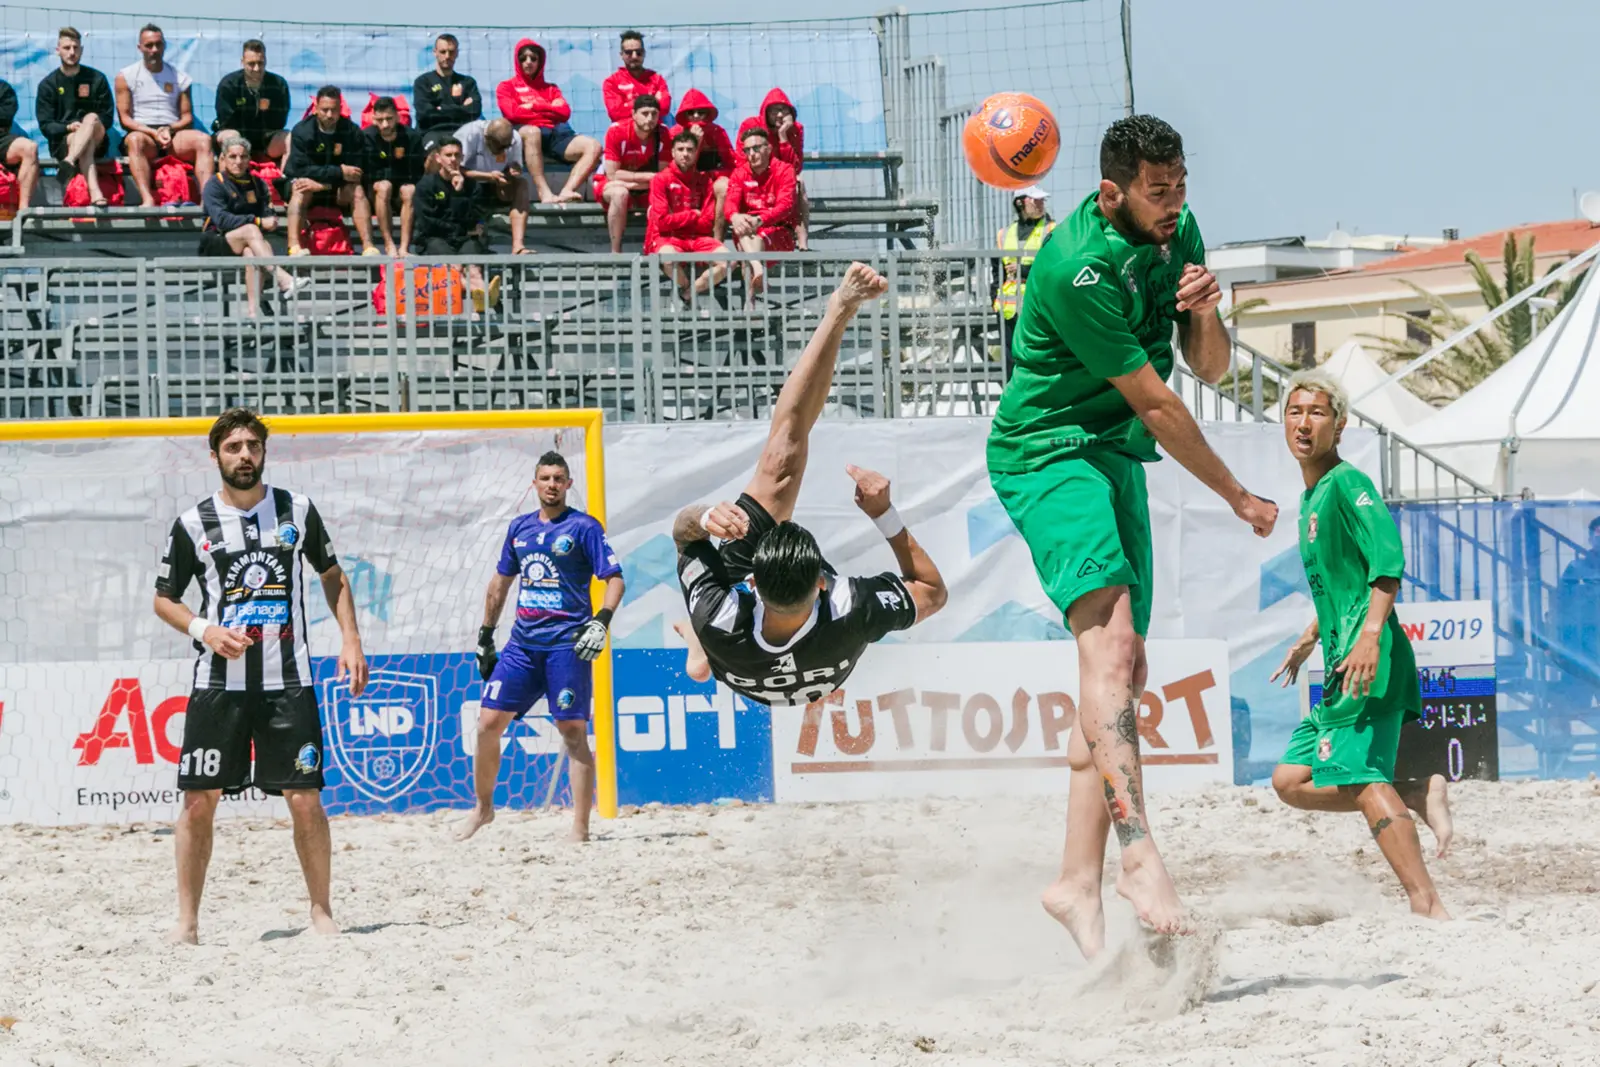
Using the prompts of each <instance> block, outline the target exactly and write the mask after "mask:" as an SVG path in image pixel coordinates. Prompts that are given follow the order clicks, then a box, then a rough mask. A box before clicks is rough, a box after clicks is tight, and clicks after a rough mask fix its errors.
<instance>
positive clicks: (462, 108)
mask: <svg viewBox="0 0 1600 1067" xmlns="http://www.w3.org/2000/svg"><path fill="white" fill-rule="evenodd" d="M460 51H461V45H460V43H459V42H457V41H456V39H455V37H453V36H452V35H450V34H448V33H441V34H440V35H439V36H438V38H437V39H436V40H435V41H434V42H433V69H432V70H430V71H428V72H427V73H426V74H422V75H419V76H418V77H417V80H416V81H415V82H413V83H412V85H411V90H412V93H411V114H412V117H413V121H415V122H416V124H417V129H418V130H420V131H422V134H423V143H424V144H425V145H427V147H428V150H429V151H432V150H433V149H435V148H437V147H438V139H439V138H440V137H441V136H443V135H445V134H449V133H454V132H455V131H456V129H457V128H458V127H461V126H465V125H466V124H467V123H469V122H472V121H474V120H475V119H481V118H483V98H482V97H481V96H480V95H479V93H478V83H477V82H476V81H474V80H473V79H472V78H470V77H468V76H467V75H465V74H457V73H456V56H457V55H458V54H459V53H460Z"/></svg>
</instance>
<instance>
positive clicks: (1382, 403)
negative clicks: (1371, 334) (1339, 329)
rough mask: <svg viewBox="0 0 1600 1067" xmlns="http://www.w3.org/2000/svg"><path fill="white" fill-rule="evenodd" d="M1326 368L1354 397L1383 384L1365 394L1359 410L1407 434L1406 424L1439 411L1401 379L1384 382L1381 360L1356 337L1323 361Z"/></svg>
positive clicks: (1364, 414)
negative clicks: (1370, 393)
mask: <svg viewBox="0 0 1600 1067" xmlns="http://www.w3.org/2000/svg"><path fill="white" fill-rule="evenodd" d="M1322 369H1323V370H1326V371H1327V372H1329V373H1330V374H1332V375H1333V376H1334V377H1335V378H1337V379H1339V381H1340V382H1341V383H1342V384H1343V385H1344V388H1345V392H1346V393H1348V394H1349V395H1350V396H1352V397H1356V396H1361V395H1362V394H1363V393H1365V392H1367V390H1369V389H1373V388H1375V387H1378V386H1382V388H1380V389H1378V391H1377V392H1375V393H1373V394H1372V395H1371V396H1366V397H1363V398H1362V400H1361V402H1360V403H1359V404H1356V405H1355V407H1356V410H1358V411H1359V412H1360V413H1361V415H1362V416H1363V417H1364V418H1366V419H1367V420H1368V421H1370V422H1376V423H1378V424H1379V425H1380V426H1385V427H1388V428H1389V429H1391V430H1398V431H1400V432H1401V435H1402V436H1404V435H1405V430H1406V427H1408V426H1415V425H1416V424H1417V423H1419V422H1422V421H1423V420H1424V419H1429V418H1432V417H1433V415H1434V414H1435V412H1434V409H1433V407H1432V406H1431V405H1430V404H1429V403H1428V402H1427V401H1426V400H1424V399H1422V398H1421V397H1420V396H1417V395H1416V394H1415V393H1413V392H1412V391H1411V390H1409V389H1407V388H1406V387H1405V386H1404V385H1402V384H1401V383H1399V382H1390V383H1389V384H1388V385H1384V384H1383V383H1384V380H1385V379H1386V378H1388V377H1389V374H1388V372H1387V371H1385V370H1384V369H1383V368H1382V367H1380V366H1379V365H1378V361H1377V360H1375V359H1373V358H1372V357H1371V356H1370V355H1368V354H1367V350H1366V349H1365V348H1362V347H1361V345H1360V344H1359V343H1358V342H1356V341H1346V342H1345V343H1344V344H1342V345H1340V346H1339V347H1338V348H1337V349H1336V350H1335V351H1334V353H1333V355H1331V356H1329V357H1328V359H1327V362H1325V363H1323V365H1322Z"/></svg>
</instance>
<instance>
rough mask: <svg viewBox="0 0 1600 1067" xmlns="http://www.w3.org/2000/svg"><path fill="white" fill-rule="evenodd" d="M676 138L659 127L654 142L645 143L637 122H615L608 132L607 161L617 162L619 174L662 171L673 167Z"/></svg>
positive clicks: (652, 140)
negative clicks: (673, 147) (673, 139)
mask: <svg viewBox="0 0 1600 1067" xmlns="http://www.w3.org/2000/svg"><path fill="white" fill-rule="evenodd" d="M671 148H672V138H670V137H668V136H667V131H666V129H665V128H664V127H661V126H657V127H656V132H655V136H653V137H652V138H651V139H650V141H641V140H640V139H639V131H638V130H636V129H634V127H633V119H632V118H631V117H630V118H629V119H628V120H627V121H626V122H613V123H612V124H611V126H610V127H609V128H608V129H607V130H606V150H605V157H604V158H606V159H610V160H615V161H616V164H617V169H618V170H631V171H647V170H662V169H665V168H666V167H668V166H671V164H672V151H671Z"/></svg>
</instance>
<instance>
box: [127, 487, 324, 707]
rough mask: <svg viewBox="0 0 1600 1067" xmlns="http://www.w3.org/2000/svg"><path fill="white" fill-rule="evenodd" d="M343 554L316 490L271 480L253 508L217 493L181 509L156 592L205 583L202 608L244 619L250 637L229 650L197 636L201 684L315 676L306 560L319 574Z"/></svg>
mask: <svg viewBox="0 0 1600 1067" xmlns="http://www.w3.org/2000/svg"><path fill="white" fill-rule="evenodd" d="M337 562H338V560H337V559H336V558H335V556H334V554H333V546H332V544H331V543H330V542H329V539H328V531H327V528H326V527H325V526H323V524H322V516H320V515H318V514H317V509H316V506H315V505H313V504H312V503H311V498H310V497H306V496H302V495H301V494H299V493H291V492H290V491H289V490H287V489H274V488H272V487H271V486H268V487H267V495H266V496H264V497H263V498H262V499H261V503H259V504H257V505H256V506H255V507H254V508H252V509H251V510H249V511H240V510H239V509H238V508H235V507H231V506H229V505H228V504H226V503H224V502H223V500H222V494H221V493H214V494H212V495H211V496H209V497H207V498H206V499H204V500H202V501H200V503H198V504H196V505H195V506H194V507H192V508H190V509H189V510H188V511H186V512H184V513H183V514H182V515H180V516H178V520H177V521H176V522H174V523H173V524H172V533H171V535H170V536H169V537H168V538H167V547H166V550H165V551H164V552H163V553H162V556H161V566H160V568H159V569H158V570H157V572H156V592H157V593H158V594H159V595H161V596H164V597H169V598H171V599H173V600H182V599H183V594H184V591H185V590H186V589H188V588H189V582H190V581H192V580H198V581H199V583H200V609H199V611H198V612H197V613H196V614H199V615H201V616H203V617H205V618H206V619H207V620H209V621H210V622H211V623H213V624H215V625H217V626H225V627H230V628H233V627H237V628H240V629H243V630H244V631H245V632H246V633H247V634H248V635H249V637H250V640H251V641H252V642H253V644H251V645H250V647H249V648H248V649H246V650H245V654H244V655H243V656H240V657H239V658H238V659H235V660H230V659H226V658H224V657H222V656H219V655H217V654H216V653H214V652H212V651H211V650H210V649H209V648H207V647H205V646H204V645H201V644H199V643H196V645H195V647H196V648H197V649H199V650H200V658H199V660H198V661H197V662H196V663H195V669H194V687H195V688H196V689H234V690H251V691H257V690H272V689H293V688H296V687H298V686H307V685H310V684H311V683H312V678H311V650H310V646H309V645H308V644H307V641H306V636H307V635H306V610H305V579H306V569H305V568H306V565H307V564H309V565H310V567H311V568H312V571H313V572H314V573H316V574H322V573H323V572H324V571H326V570H327V569H328V568H329V567H332V566H333V565H334V564H335V563H337Z"/></svg>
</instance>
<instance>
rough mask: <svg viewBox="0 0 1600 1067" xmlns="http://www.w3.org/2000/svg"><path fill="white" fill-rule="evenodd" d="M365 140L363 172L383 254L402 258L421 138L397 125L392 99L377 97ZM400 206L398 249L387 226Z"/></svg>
mask: <svg viewBox="0 0 1600 1067" xmlns="http://www.w3.org/2000/svg"><path fill="white" fill-rule="evenodd" d="M361 132H362V135H363V137H364V138H365V139H366V163H365V164H364V166H363V173H364V174H365V175H366V179H367V182H368V186H367V190H368V195H369V197H370V199H371V201H372V213H373V215H374V216H375V217H376V218H377V220H378V233H379V235H380V236H381V237H382V238H383V251H384V254H385V255H390V256H394V255H402V256H403V255H405V254H406V252H408V251H409V250H410V248H411V221H412V212H413V200H414V197H415V195H416V192H417V179H418V178H420V177H422V163H423V158H424V153H423V151H422V136H421V134H419V133H417V131H416V130H413V129H412V128H411V127H409V126H402V125H400V113H399V110H398V109H397V108H396V107H395V102H394V97H392V96H380V97H378V99H376V100H374V101H373V102H372V125H371V126H369V127H367V128H366V129H365V130H362V131H361ZM397 204H398V205H399V207H400V246H399V248H398V249H396V247H395V243H394V228H393V226H391V225H390V220H391V218H392V213H393V212H394V209H395V205H397Z"/></svg>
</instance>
